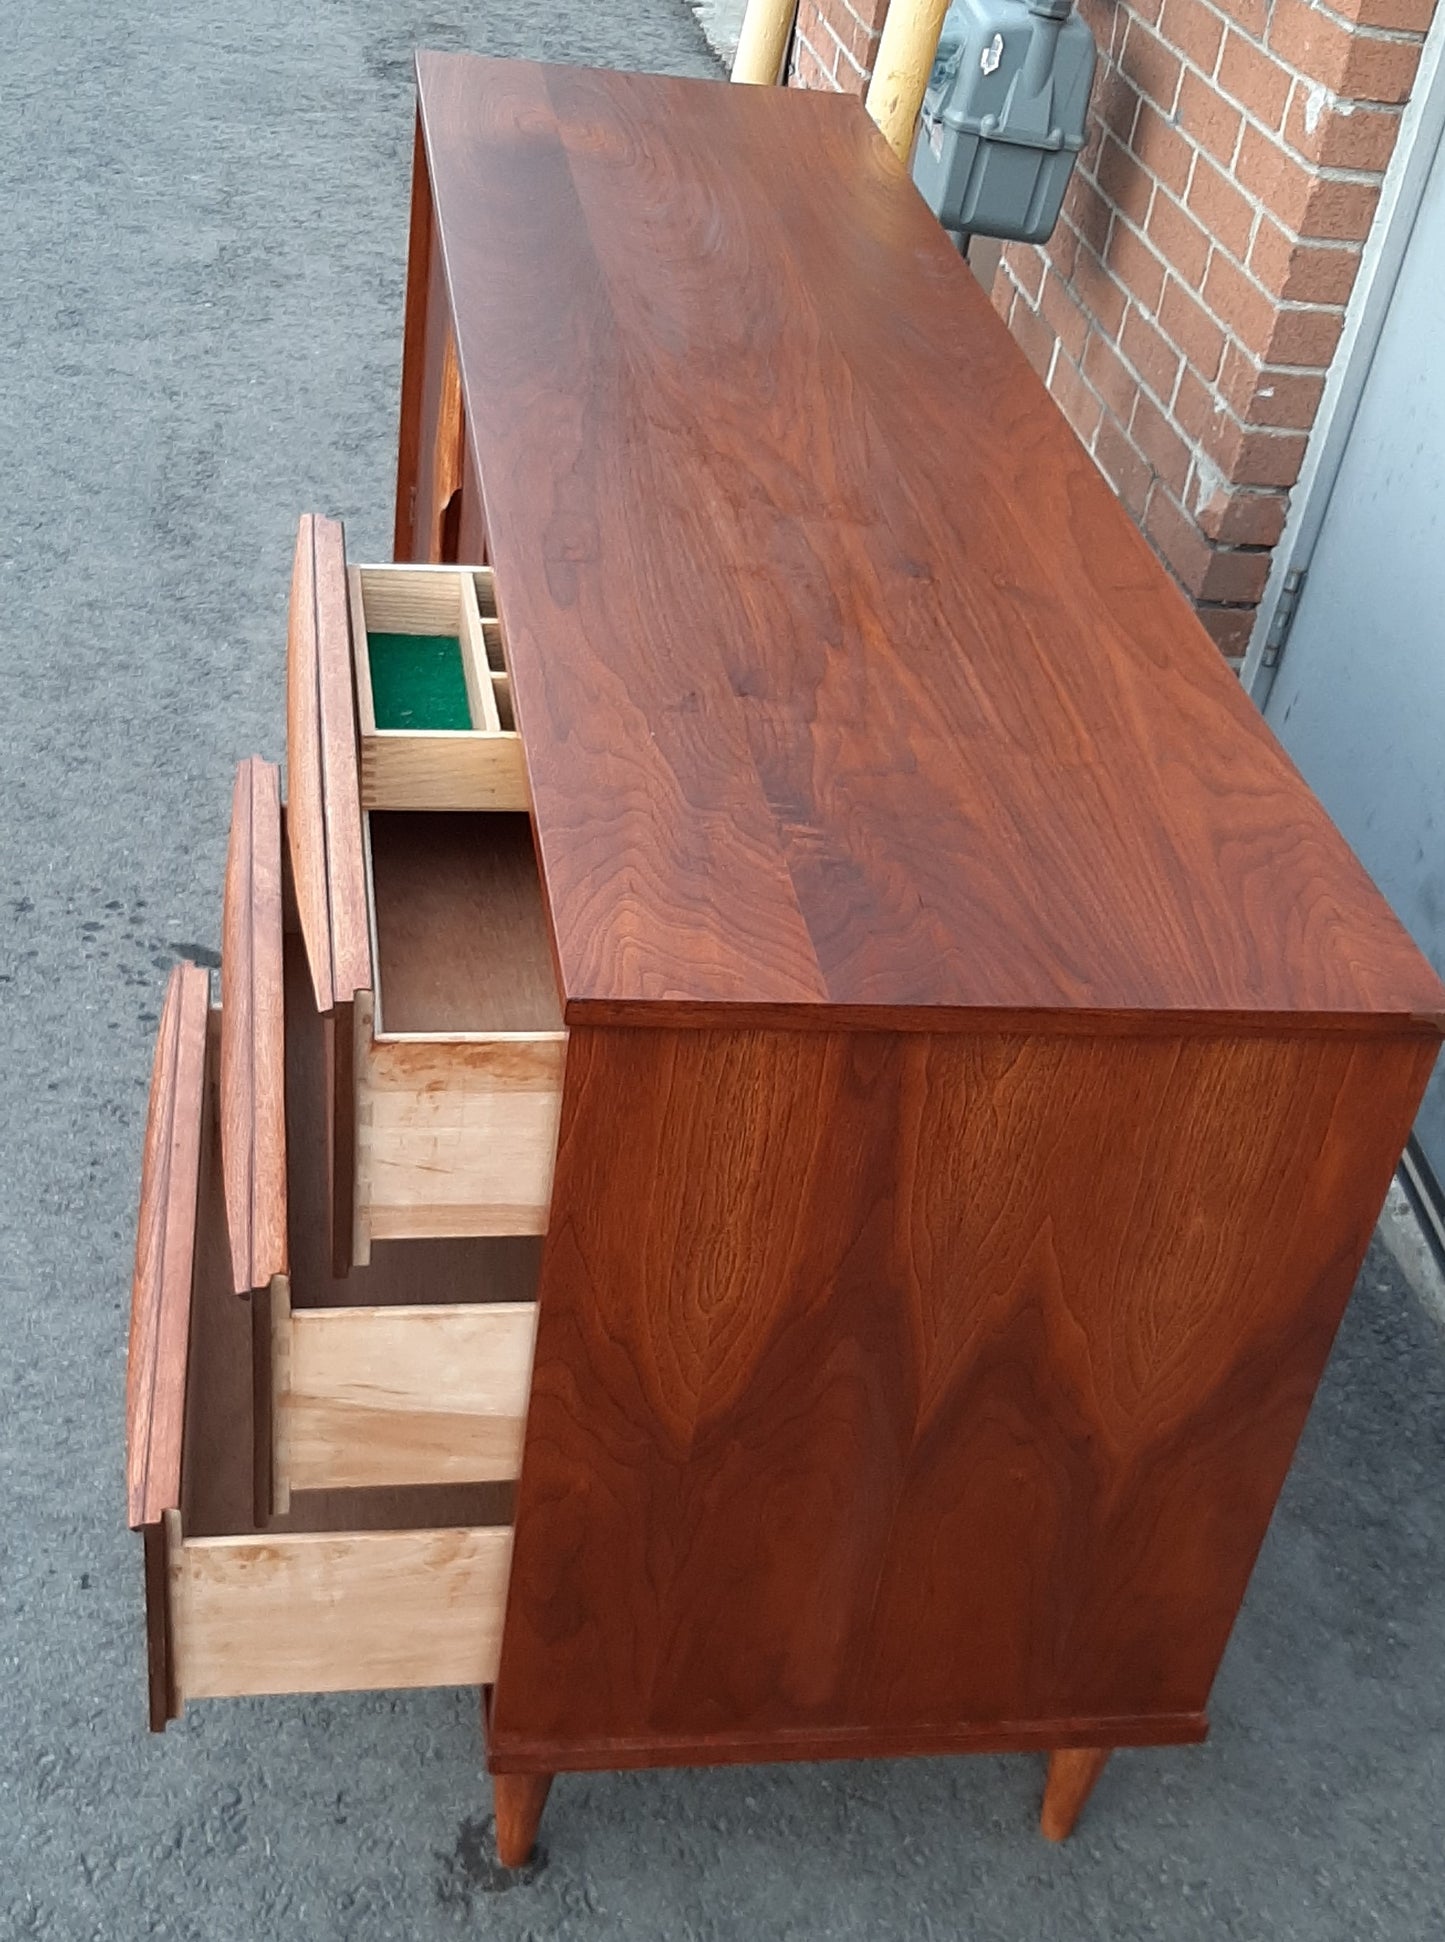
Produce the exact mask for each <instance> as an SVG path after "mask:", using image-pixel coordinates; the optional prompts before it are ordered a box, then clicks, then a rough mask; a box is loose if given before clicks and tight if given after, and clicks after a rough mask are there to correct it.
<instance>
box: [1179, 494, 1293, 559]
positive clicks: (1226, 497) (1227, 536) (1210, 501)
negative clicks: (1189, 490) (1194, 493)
mask: <svg viewBox="0 0 1445 1942" xmlns="http://www.w3.org/2000/svg"><path fill="white" fill-rule="evenodd" d="M1288 511H1289V494H1288V493H1287V492H1251V491H1244V492H1235V491H1233V490H1232V489H1231V488H1230V487H1228V486H1222V487H1220V488H1219V489H1218V490H1216V491H1214V492H1212V493H1211V494H1210V495H1209V497H1208V498H1207V499H1206V500H1205V502H1204V504H1203V505H1202V506H1200V507H1199V508H1198V509H1197V511H1196V512H1195V515H1194V516H1195V518H1196V519H1197V520H1198V522H1199V530H1200V531H1201V532H1202V533H1203V534H1204V537H1205V538H1206V539H1210V540H1214V541H1215V542H1216V543H1217V542H1221V541H1222V542H1224V543H1225V544H1227V545H1230V546H1273V545H1274V544H1275V543H1276V542H1277V541H1278V539H1279V536H1280V534H1281V533H1282V532H1283V531H1284V522H1285V515H1286V514H1287V513H1288Z"/></svg>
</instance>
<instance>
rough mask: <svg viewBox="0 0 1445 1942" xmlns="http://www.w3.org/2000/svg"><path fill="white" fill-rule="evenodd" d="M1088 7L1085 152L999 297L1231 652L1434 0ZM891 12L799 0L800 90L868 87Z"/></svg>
mask: <svg viewBox="0 0 1445 1942" xmlns="http://www.w3.org/2000/svg"><path fill="white" fill-rule="evenodd" d="M1078 4H1079V6H1080V11H1081V12H1082V13H1083V14H1084V16H1085V18H1086V19H1087V20H1088V22H1089V25H1090V26H1091V27H1092V28H1093V30H1094V36H1095V39H1096V41H1097V43H1098V47H1099V55H1100V66H1099V74H1098V78H1097V80H1096V82H1095V86H1094V97H1093V106H1092V111H1091V120H1090V135H1089V141H1088V145H1087V147H1086V148H1085V150H1084V153H1083V155H1082V156H1081V157H1080V162H1079V167H1078V169H1077V170H1076V171H1075V175H1074V180H1073V183H1072V184H1071V186H1070V189H1069V193H1068V197H1067V199H1066V202H1065V205H1064V214H1063V216H1062V218H1061V219H1060V222H1059V226H1058V228H1057V229H1056V230H1055V232H1054V235H1053V237H1052V238H1051V240H1050V242H1049V243H1048V244H1047V245H1046V246H1045V247H1044V248H1042V249H1036V248H1033V247H1031V246H1029V245H1025V244H1010V245H1008V246H1007V247H1006V248H1005V250H1004V252H1003V257H1002V261H1001V263H1000V267H999V271H998V275H997V278H996V280H995V282H994V287H993V297H994V302H995V304H996V306H997V307H998V309H999V310H1000V312H1001V313H1002V314H1003V316H1004V317H1005V318H1006V319H1007V321H1008V323H1009V326H1010V328H1011V329H1012V331H1013V333H1014V335H1015V336H1016V337H1017V338H1018V340H1019V343H1020V344H1021V346H1022V347H1023V349H1024V351H1025V352H1026V354H1027V355H1028V357H1029V359H1030V361H1031V362H1032V364H1033V365H1034V367H1035V369H1036V370H1038V371H1039V373H1040V374H1041V375H1042V376H1043V377H1044V379H1045V381H1046V382H1047V383H1048V385H1049V388H1050V390H1051V391H1052V392H1053V394H1054V397H1055V398H1056V399H1057V400H1058V402H1059V404H1060V406H1061V407H1062V409H1063V411H1064V413H1065V414H1066V416H1067V417H1068V419H1069V420H1070V422H1071V423H1072V425H1073V426H1074V429H1075V430H1076V431H1077V433H1078V435H1079V437H1080V438H1081V439H1082V440H1083V442H1084V444H1085V445H1086V446H1087V447H1088V449H1089V451H1090V452H1092V454H1093V456H1094V459H1095V461H1096V462H1097V464H1098V465H1099V467H1100V469H1101V470H1102V471H1103V472H1104V474H1105V475H1106V476H1107V477H1108V479H1109V480H1110V481H1111V483H1112V484H1113V486H1114V487H1115V489H1116V491H1117V492H1118V493H1119V496H1120V497H1121V498H1122V499H1123V501H1124V503H1125V504H1126V505H1127V506H1128V508H1129V510H1130V511H1131V512H1132V513H1133V515H1134V517H1135V518H1136V519H1137V520H1138V521H1139V522H1140V524H1141V525H1142V526H1143V528H1144V531H1145V532H1146V533H1147V534H1148V536H1149V538H1150V540H1151V542H1152V543H1153V545H1154V547H1155V549H1156V550H1157V551H1158V552H1159V554H1160V555H1161V556H1162V558H1163V559H1164V560H1165V562H1166V563H1167V565H1168V566H1169V568H1170V569H1171V571H1172V572H1173V573H1174V575H1175V577H1176V578H1177V579H1178V580H1179V582H1180V584H1181V585H1182V586H1183V587H1184V589H1185V591H1186V592H1187V593H1188V594H1189V595H1190V597H1191V598H1192V599H1193V601H1194V603H1195V605H1196V607H1197V608H1198V610H1199V613H1200V616H1201V618H1202V619H1203V621H1204V623H1205V625H1206V627H1207V628H1208V629H1209V631H1210V633H1211V634H1212V635H1213V637H1214V639H1215V640H1216V641H1217V642H1218V643H1219V646H1220V647H1221V649H1222V650H1223V651H1224V653H1225V654H1226V655H1228V656H1229V657H1230V658H1231V660H1238V659H1239V657H1241V656H1242V655H1243V653H1244V650H1245V647H1246V645H1247V644H1248V640H1249V634H1250V629H1251V626H1252V624H1253V619H1254V612H1255V608H1256V606H1257V604H1258V602H1259V598H1260V595H1261V593H1262V592H1263V590H1264V583H1265V577H1266V575H1267V573H1268V569H1269V555H1270V549H1271V548H1272V547H1273V545H1274V543H1275V541H1276V540H1277V539H1278V538H1279V535H1280V532H1281V530H1282V528H1283V525H1284V518H1285V513H1286V510H1287V508H1288V502H1289V488H1290V487H1291V486H1292V485H1293V484H1294V482H1295V480H1296V479H1297V478H1298V476H1299V471H1300V465H1301V462H1302V460H1303V458H1304V451H1305V444H1306V439H1307V435H1308V432H1309V428H1310V426H1311V425H1312V424H1313V422H1314V417H1315V413H1316V410H1317V409H1318V406H1319V401H1320V396H1321V393H1322V391H1323V388H1324V379H1325V372H1326V370H1327V369H1328V366H1329V363H1330V359H1331V357H1332V355H1333V353H1334V351H1335V348H1336V346H1337V345H1338V343H1339V339H1340V332H1341V328H1342V325H1343V321H1344V305H1345V302H1346V300H1347V299H1348V297H1349V294H1350V290H1351V288H1352V286H1353V283H1354V279H1355V273H1356V271H1357V269H1358V267H1359V261H1360V250H1361V245H1362V243H1363V241H1364V239H1365V237H1366V236H1367V234H1368V233H1369V228H1370V224H1371V222H1372V220H1373V217H1374V213H1375V208H1376V205H1377V203H1378V201H1379V194H1380V183H1381V179H1382V175H1383V171H1384V169H1385V167H1386V165H1387V163H1388V161H1389V159H1390V155H1391V152H1392V150H1393V148H1394V143H1395V135H1396V132H1397V129H1398V126H1399V120H1400V113H1401V108H1402V105H1403V103H1404V101H1405V100H1406V98H1407V97H1408V95H1409V91H1410V87H1411V83H1412V81H1413V79H1414V74H1415V68H1416V64H1417V62H1418V59H1419V53H1420V45H1421V41H1422V38H1423V36H1424V33H1425V30H1426V28H1427V27H1428V25H1429V20H1430V14H1431V11H1432V7H1433V4H1434V0H1335V5H1334V6H1332V7H1325V6H1320V5H1311V4H1308V0H1078ZM886 11H887V6H886V0H876V4H875V0H851V3H850V0H802V5H801V8H800V11H799V17H798V33H797V36H796V39H795V42H794V50H793V60H792V67H791V73H790V79H791V81H792V84H793V85H798V86H821V87H839V88H846V89H849V90H853V91H860V90H861V89H862V88H863V86H864V85H865V83H866V77H867V73H868V72H869V70H870V68H871V62H872V55H873V53H874V52H875V51H876V48H877V44H878V30H879V28H880V27H881V24H882V18H883V15H884V14H885V13H886Z"/></svg>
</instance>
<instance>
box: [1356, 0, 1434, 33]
mask: <svg viewBox="0 0 1445 1942" xmlns="http://www.w3.org/2000/svg"><path fill="white" fill-rule="evenodd" d="M1330 11H1331V13H1337V14H1343V16H1344V17H1345V19H1346V20H1348V21H1352V22H1355V23H1357V24H1358V25H1359V26H1361V27H1385V28H1389V29H1391V30H1393V31H1394V32H1396V33H1405V34H1423V33H1424V32H1425V30H1426V28H1427V27H1428V26H1429V25H1430V20H1431V16H1432V15H1433V14H1434V12H1435V0H1334V4H1333V6H1332V7H1331V8H1330Z"/></svg>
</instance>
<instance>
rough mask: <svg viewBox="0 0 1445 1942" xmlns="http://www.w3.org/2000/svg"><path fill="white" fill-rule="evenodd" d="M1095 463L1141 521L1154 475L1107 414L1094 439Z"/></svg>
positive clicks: (1100, 423)
mask: <svg viewBox="0 0 1445 1942" xmlns="http://www.w3.org/2000/svg"><path fill="white" fill-rule="evenodd" d="M1094 463H1095V464H1096V465H1097V466H1098V468H1099V470H1100V471H1101V472H1102V473H1103V475H1104V477H1105V478H1106V479H1107V480H1108V481H1109V484H1110V485H1111V486H1113V488H1114V490H1115V492H1117V493H1118V495H1119V497H1120V499H1121V500H1122V501H1123V502H1124V505H1125V506H1126V508H1127V509H1128V510H1129V511H1130V512H1131V513H1132V514H1133V515H1134V517H1135V519H1139V518H1141V517H1142V516H1143V512H1144V507H1145V505H1146V504H1147V502H1148V498H1149V488H1150V486H1151V485H1152V484H1153V483H1154V475H1153V473H1152V472H1151V471H1150V470H1149V466H1148V463H1147V461H1146V460H1145V459H1143V458H1142V457H1141V456H1140V454H1139V453H1138V452H1136V451H1135V449H1134V447H1133V445H1131V444H1130V442H1129V440H1128V439H1127V438H1126V437H1125V435H1124V433H1123V432H1122V431H1121V430H1120V428H1119V426H1118V425H1117V424H1116V423H1115V422H1114V420H1113V419H1112V418H1111V417H1110V416H1109V414H1108V413H1107V412H1106V413H1105V414H1104V416H1103V417H1102V418H1101V419H1100V420H1099V429H1098V432H1097V433H1096V434H1095V437H1094Z"/></svg>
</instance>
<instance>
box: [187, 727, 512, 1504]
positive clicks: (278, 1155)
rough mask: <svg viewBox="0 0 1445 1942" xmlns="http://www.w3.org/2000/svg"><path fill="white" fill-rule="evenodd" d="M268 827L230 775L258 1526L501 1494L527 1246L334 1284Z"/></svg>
mask: <svg viewBox="0 0 1445 1942" xmlns="http://www.w3.org/2000/svg"><path fill="white" fill-rule="evenodd" d="M280 813H281V812H280V806H279V799H278V792H277V776H276V771H275V770H274V768H271V767H270V766H269V765H268V764H266V763H262V762H258V761H252V762H248V763H244V764H242V767H241V770H240V772H239V774H238V776H237V781H236V794H235V802H234V806H233V811H232V822H231V844H230V850H229V854H228V859H227V867H226V887H225V904H224V919H223V925H222V938H223V946H224V949H223V958H222V989H223V995H224V999H225V1004H224V1008H223V1010H222V1013H221V1023H220V1144H221V1165H222V1172H223V1176H224V1180H225V1197H226V1213H227V1229H228V1235H229V1243H230V1251H231V1261H232V1281H233V1286H234V1288H235V1290H236V1292H237V1293H238V1294H242V1295H249V1297H250V1299H251V1303H252V1308H253V1311H254V1319H253V1327H252V1346H251V1353H252V1356H253V1359H254V1364H255V1381H254V1402H255V1410H256V1428H255V1435H254V1438H253V1441H254V1457H255V1477H254V1501H255V1504H256V1507H257V1515H258V1517H261V1518H263V1519H264V1518H265V1517H266V1516H267V1515H268V1514H269V1513H270V1512H271V1511H273V1510H274V1511H276V1512H278V1513H280V1512H284V1511H285V1510H286V1509H287V1508H288V1506H289V1504H290V1501H291V1493H292V1492H293V1491H297V1492H301V1491H316V1490H332V1489H369V1488H379V1487H383V1486H392V1485H413V1484H430V1483H445V1484H453V1483H457V1484H460V1483H478V1482H496V1481H505V1480H508V1479H511V1478H514V1477H515V1476H516V1475H517V1473H518V1468H519V1465H520V1460H521V1444H522V1431H523V1425H524V1422H525V1417H526V1407H527V1392H528V1385H529V1381H530V1372H531V1358H532V1340H533V1335H534V1333H535V1327H536V1305H535V1300H534V1296H535V1287H536V1273H537V1258H538V1250H537V1244H536V1243H535V1242H532V1241H527V1240H506V1239H460V1240H451V1241H428V1240H422V1241H411V1242H408V1243H407V1244H406V1245H405V1246H398V1247H394V1248H382V1249H380V1250H379V1251H378V1253H377V1257H376V1260H375V1261H374V1262H373V1263H372V1264H371V1265H369V1266H357V1267H355V1268H353V1269H352V1270H351V1271H349V1272H348V1273H346V1274H344V1275H338V1274H336V1273H334V1272H333V1264H332V1261H331V1258H330V1248H329V1245H328V1241H329V1234H328V1205H327V1200H328V1182H327V1179H326V1176H325V1173H324V1171H323V1168H322V1165H321V1157H322V1156H323V1155H324V1153H325V1150H326V1132H327V1098H328V1043H327V1033H326V1026H325V1021H324V1020H323V1019H322V1018H320V1017H319V1016H318V1014H317V1012H316V1008H315V1006H314V1004H313V1003H312V1002H311V991H310V980H309V977H308V972H307V966H306V961H305V954H304V949H303V946H302V942H301V939H300V937H299V936H298V935H296V934H295V933H292V934H290V935H286V934H285V933H284V931H283V923H282V846H281V829H280ZM464 820H465V819H464ZM361 1069H362V1070H363V1071H364V1070H365V1066H364V1065H363V1067H362V1068H361Z"/></svg>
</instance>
